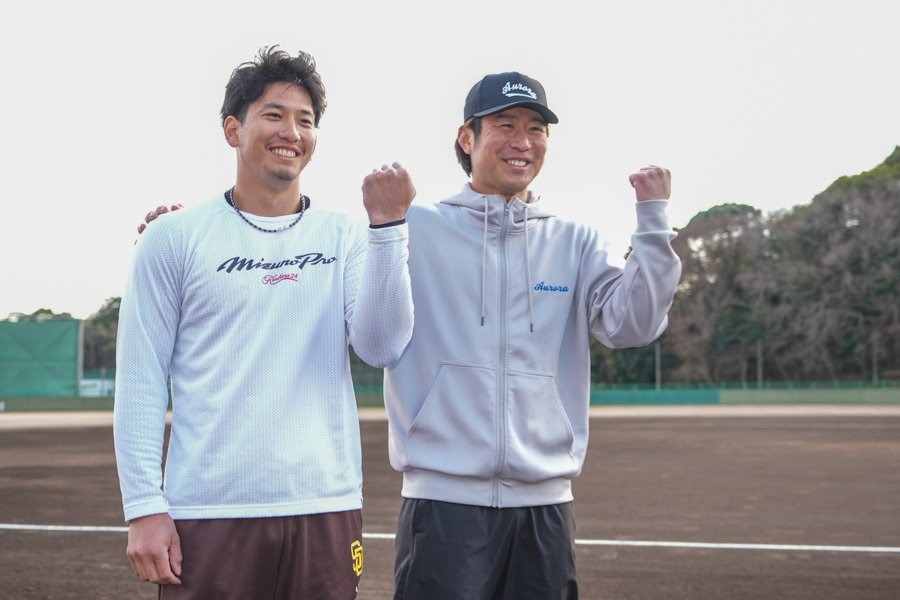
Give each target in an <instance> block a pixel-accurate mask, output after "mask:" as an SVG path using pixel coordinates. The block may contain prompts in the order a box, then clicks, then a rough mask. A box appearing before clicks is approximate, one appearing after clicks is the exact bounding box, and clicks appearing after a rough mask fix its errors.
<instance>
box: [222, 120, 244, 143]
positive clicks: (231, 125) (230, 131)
mask: <svg viewBox="0 0 900 600" xmlns="http://www.w3.org/2000/svg"><path fill="white" fill-rule="evenodd" d="M222 130H223V131H224V132H225V141H226V142H228V145H229V146H231V147H232V148H237V147H238V146H240V145H241V136H240V133H241V122H240V121H238V119H237V117H235V116H234V115H228V116H227V117H225V123H223V124H222Z"/></svg>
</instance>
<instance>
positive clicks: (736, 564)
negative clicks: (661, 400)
mask: <svg viewBox="0 0 900 600" xmlns="http://www.w3.org/2000/svg"><path fill="white" fill-rule="evenodd" d="M898 408H900V407H880V408H879V407H874V408H872V409H871V410H859V409H856V410H849V411H842V410H839V409H837V408H835V407H825V408H823V409H822V410H818V411H817V410H815V409H814V408H813V409H810V408H806V409H803V410H796V411H790V410H785V411H773V410H771V409H769V410H752V409H748V410H724V409H723V410H715V409H706V410H705V411H691V410H689V409H685V410H678V409H672V410H669V411H654V410H652V409H639V410H626V411H615V410H613V409H610V410H606V411H603V410H600V411H596V413H595V414H597V415H598V416H596V417H595V418H592V421H591V428H592V432H591V441H590V451H589V456H588V460H587V463H586V466H585V470H584V473H583V474H582V476H581V477H580V478H579V479H578V480H577V481H576V485H575V498H576V501H575V505H576V512H577V516H578V529H577V537H578V539H579V545H578V546H577V559H578V574H579V583H580V588H581V592H582V597H583V598H589V599H594V598H597V599H600V598H602V599H621V600H625V599H635V600H637V599H640V600H655V599H663V598H665V599H667V600H671V599H689V600H709V599H726V600H751V599H752V600H759V599H770V598H778V599H779V600H793V599H796V600H801V599H802V600H847V599H853V600H862V599H871V600H875V599H879V600H881V599H883V600H897V599H898V598H900V501H898V499H900V410H898ZM367 414H368V413H367ZM59 417H60V415H57V416H56V420H55V421H54V422H51V421H47V420H43V419H41V418H39V417H36V416H34V417H33V418H30V419H24V418H21V417H20V416H19V417H18V419H17V415H16V414H15V413H7V414H3V413H0V598H2V599H10V600H13V599H14V600H20V599H22V600H30V599H53V600H75V599H78V600H85V599H87V600H105V599H135V600H140V599H148V600H149V599H151V598H156V590H155V587H154V586H152V585H150V584H146V583H142V582H140V581H139V580H138V579H137V577H136V576H135V575H133V574H132V573H131V570H130V568H129V566H128V561H127V559H126V558H125V555H124V548H125V540H126V534H125V533H123V532H121V531H110V532H102V531H101V532H98V531H44V530H28V529H23V528H21V527H19V526H23V525H68V526H88V527H97V526H110V527H121V526H122V516H121V505H120V502H119V489H118V481H117V478H116V470H115V464H114V459H113V450H112V430H111V427H110V426H109V424H108V415H107V416H103V415H101V416H99V419H98V420H95V421H92V420H90V419H87V418H85V416H84V415H76V414H72V415H70V416H69V417H68V418H66V416H65V415H63V417H64V419H63V422H64V423H65V424H67V425H68V426H65V427H59V426H57V424H58V420H59ZM362 436H363V453H364V477H365V487H364V496H365V508H364V512H363V514H364V523H365V524H364V530H365V532H366V533H367V534H392V533H393V532H394V526H395V523H396V515H397V512H398V510H399V506H400V497H399V489H400V476H399V475H398V474H397V473H395V472H393V471H392V470H391V469H390V467H389V465H388V460H387V444H386V439H387V424H386V422H385V421H384V420H383V419H381V418H379V417H378V416H377V414H376V416H375V417H374V418H373V417H369V418H366V419H365V420H364V421H363V423H362ZM8 525H12V526H14V527H7V526H8ZM629 541H642V542H648V545H645V546H634V545H626V544H627V542H629ZM659 542H675V543H692V542H693V543H708V544H711V545H710V546H708V547H705V546H704V547H685V546H678V545H676V544H672V545H668V546H667V545H665V544H660V543H659ZM364 543H365V571H364V574H363V579H362V586H361V592H360V599H361V600H381V599H386V598H390V597H391V589H392V585H391V581H392V575H391V573H392V561H393V540H392V539H389V538H388V539H381V538H377V537H367V538H366V539H365V540H364ZM716 544H736V545H738V546H736V547H733V548H723V547H721V546H716ZM758 545H766V546H765V547H759V546H758ZM823 546H827V547H834V546H837V547H842V548H832V549H827V550H826V549H823V548H822V547H823ZM526 600H527V599H526Z"/></svg>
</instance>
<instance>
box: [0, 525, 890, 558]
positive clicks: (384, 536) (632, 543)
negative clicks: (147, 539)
mask: <svg viewBox="0 0 900 600" xmlns="http://www.w3.org/2000/svg"><path fill="white" fill-rule="evenodd" d="M2 529H6V530H13V531H73V532H88V533H127V532H128V528H127V527H89V526H78V525H24V524H17V523H0V530H2ZM394 537H395V536H394V534H393V533H363V538H367V539H372V540H393V539H394ZM575 544H576V545H578V546H621V547H640V548H694V549H711V550H775V551H780V552H866V553H872V554H882V553H888V554H900V547H895V546H810V545H794V544H729V543H724V544H723V543H707V542H663V541H640V540H584V539H576V540H575Z"/></svg>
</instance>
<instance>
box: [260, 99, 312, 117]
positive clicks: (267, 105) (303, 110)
mask: <svg viewBox="0 0 900 600" xmlns="http://www.w3.org/2000/svg"><path fill="white" fill-rule="evenodd" d="M270 108H276V109H278V110H287V109H288V108H287V106H285V105H284V104H280V103H278V102H266V103H265V104H263V105H262V109H263V110H265V109H270ZM300 112H301V113H303V114H305V115H312V116H315V115H314V113H313V111H311V110H309V109H308V108H301V109H300Z"/></svg>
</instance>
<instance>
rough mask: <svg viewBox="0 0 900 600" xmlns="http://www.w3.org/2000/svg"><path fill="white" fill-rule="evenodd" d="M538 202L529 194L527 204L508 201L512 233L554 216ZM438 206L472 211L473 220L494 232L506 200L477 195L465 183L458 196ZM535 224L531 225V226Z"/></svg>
mask: <svg viewBox="0 0 900 600" xmlns="http://www.w3.org/2000/svg"><path fill="white" fill-rule="evenodd" d="M540 200H541V197H540V196H539V195H537V194H535V193H534V192H529V201H528V202H524V201H522V200H520V199H519V198H513V199H512V200H510V201H509V210H510V211H511V215H510V216H511V217H512V221H511V223H510V225H511V227H512V232H518V233H521V232H522V230H523V229H524V227H523V223H524V222H525V221H527V220H530V219H547V218H549V217H555V216H556V215H555V214H553V213H549V212H546V211H544V210H543V209H542V208H541V207H540V206H539V204H540ZM438 204H449V205H451V206H461V207H463V208H466V209H469V210H470V211H472V217H473V218H477V219H478V220H480V221H486V222H487V226H488V227H489V228H490V229H491V230H494V231H496V230H498V229H500V226H501V223H502V222H503V213H504V209H505V206H506V204H507V202H506V198H504V197H503V196H501V195H499V194H479V193H478V192H476V191H475V190H473V189H472V184H471V183H466V184H465V185H464V186H463V188H462V190H461V191H460V193H459V194H457V195H456V196H453V197H452V198H448V199H447V200H442V201H440V202H439V203H438ZM467 212H468V211H467ZM535 224H536V223H532V224H531V226H534V225H535Z"/></svg>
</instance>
